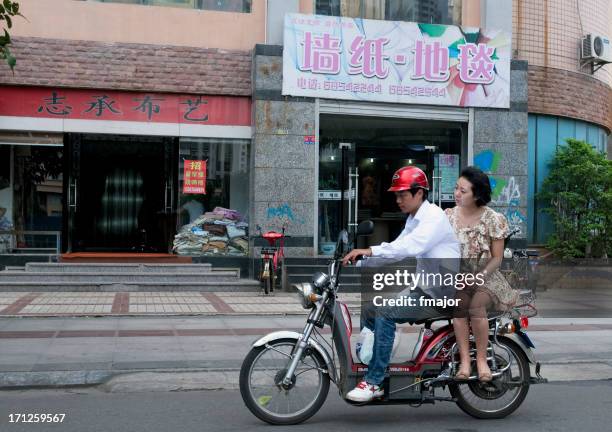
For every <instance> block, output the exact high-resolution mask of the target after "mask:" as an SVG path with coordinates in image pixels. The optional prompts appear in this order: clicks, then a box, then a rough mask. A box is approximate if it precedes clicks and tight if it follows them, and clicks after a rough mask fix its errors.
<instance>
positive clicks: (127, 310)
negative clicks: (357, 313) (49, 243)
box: [0, 291, 359, 316]
mask: <svg viewBox="0 0 612 432" xmlns="http://www.w3.org/2000/svg"><path fill="white" fill-rule="evenodd" d="M340 299H341V300H342V301H344V302H346V303H347V304H348V305H349V306H350V307H351V308H352V307H355V308H358V307H359V294H342V295H341V296H340ZM301 313H306V311H305V310H304V309H303V308H302V307H301V305H300V304H299V300H298V297H297V295H296V294H289V293H277V294H275V295H273V296H263V295H261V294H259V293H241V292H234V293H227V292H216V293H210V292H192V291H190V292H117V293H112V292H110V293H92V292H83V293H79V292H52V293H11V292H0V316H58V315H59V316H62V315H70V316H88V315H194V314H197V315H217V314H227V315H238V314H240V315H242V314H244V315H250V314H301Z"/></svg>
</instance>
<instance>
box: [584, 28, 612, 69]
mask: <svg viewBox="0 0 612 432" xmlns="http://www.w3.org/2000/svg"><path fill="white" fill-rule="evenodd" d="M580 57H581V60H582V62H583V63H594V64H597V65H603V64H606V63H612V44H611V43H610V38H609V37H607V36H603V35H596V34H588V35H586V36H584V37H583V38H582V49H581V53H580Z"/></svg>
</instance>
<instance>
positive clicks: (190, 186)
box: [183, 159, 206, 195]
mask: <svg viewBox="0 0 612 432" xmlns="http://www.w3.org/2000/svg"><path fill="white" fill-rule="evenodd" d="M183 193H184V194H201V195H206V161H205V160H187V159H185V166H184V170H183Z"/></svg>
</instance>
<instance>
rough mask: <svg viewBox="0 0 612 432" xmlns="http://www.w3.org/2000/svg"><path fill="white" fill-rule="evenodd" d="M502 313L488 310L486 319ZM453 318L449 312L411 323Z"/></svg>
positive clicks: (494, 318)
mask: <svg viewBox="0 0 612 432" xmlns="http://www.w3.org/2000/svg"><path fill="white" fill-rule="evenodd" d="M503 314H504V313H503V312H499V311H490V312H489V313H488V316H487V318H488V320H489V321H493V320H496V319H497V318H499V317H500V316H502V315H503ZM452 319H453V315H452V314H451V313H441V314H440V315H437V316H433V317H430V318H425V319H421V320H418V321H414V322H413V323H412V324H413V325H421V324H432V323H434V322H436V321H451V320H452Z"/></svg>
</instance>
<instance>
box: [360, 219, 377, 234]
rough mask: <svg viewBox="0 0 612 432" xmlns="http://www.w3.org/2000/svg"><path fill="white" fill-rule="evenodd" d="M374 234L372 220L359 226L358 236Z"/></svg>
mask: <svg viewBox="0 0 612 432" xmlns="http://www.w3.org/2000/svg"><path fill="white" fill-rule="evenodd" d="M373 232H374V222H372V221H371V220H366V221H363V222H361V223H360V224H359V225H358V226H357V235H358V236H369V235H370V234H372V233H373Z"/></svg>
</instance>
